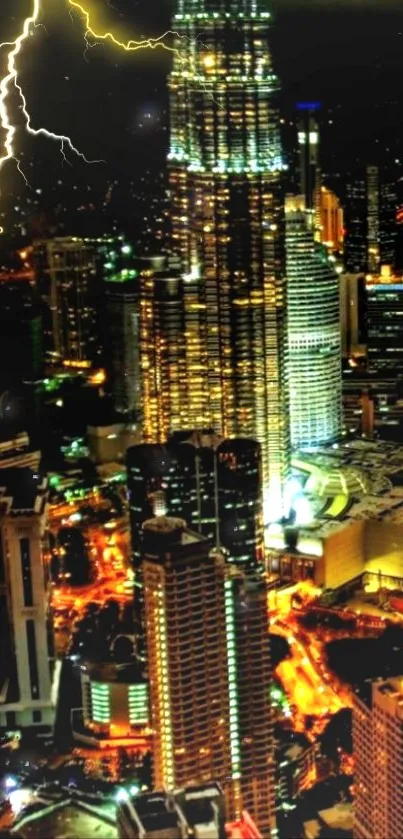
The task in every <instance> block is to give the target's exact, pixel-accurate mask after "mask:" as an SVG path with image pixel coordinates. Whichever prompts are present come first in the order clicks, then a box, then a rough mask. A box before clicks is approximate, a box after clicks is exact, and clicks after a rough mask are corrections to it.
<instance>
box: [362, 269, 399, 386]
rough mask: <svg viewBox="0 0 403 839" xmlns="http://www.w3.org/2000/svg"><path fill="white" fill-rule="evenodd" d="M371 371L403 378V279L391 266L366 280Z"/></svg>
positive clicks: (369, 365) (368, 351)
mask: <svg viewBox="0 0 403 839" xmlns="http://www.w3.org/2000/svg"><path fill="white" fill-rule="evenodd" d="M366 293H367V353H368V370H369V371H370V372H371V373H378V374H381V375H383V376H385V375H386V376H390V375H394V376H395V377H396V378H397V377H400V376H401V375H402V374H403V330H402V316H403V278H402V277H397V276H394V274H393V273H392V270H391V268H390V267H389V266H382V269H381V272H380V274H378V275H376V276H368V277H367V278H366Z"/></svg>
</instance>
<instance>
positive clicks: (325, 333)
mask: <svg viewBox="0 0 403 839" xmlns="http://www.w3.org/2000/svg"><path fill="white" fill-rule="evenodd" d="M292 203H293V202H291V205H292ZM286 246H287V283H288V285H287V296H288V341H289V386H290V420H291V441H292V445H293V447H294V448H304V447H310V446H318V445H321V444H322V443H328V442H331V441H332V440H336V439H337V438H338V437H339V436H340V434H341V338H340V302H339V278H338V275H337V274H336V272H335V270H334V267H333V265H332V263H331V262H330V261H329V257H328V254H327V252H326V249H325V247H324V246H323V245H320V244H317V243H316V242H314V238H313V231H312V230H311V229H309V225H308V224H307V221H306V214H305V213H304V212H301V211H294V210H293V209H291V211H290V210H288V207H287V205H286Z"/></svg>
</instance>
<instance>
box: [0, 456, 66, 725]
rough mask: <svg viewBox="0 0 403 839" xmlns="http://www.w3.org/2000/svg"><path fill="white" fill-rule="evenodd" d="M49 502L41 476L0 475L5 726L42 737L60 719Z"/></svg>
mask: <svg viewBox="0 0 403 839" xmlns="http://www.w3.org/2000/svg"><path fill="white" fill-rule="evenodd" d="M22 457H23V455H22ZM17 461H18V456H17V454H16V455H15V462H16V463H17ZM22 462H24V461H22ZM46 501H47V481H46V479H45V478H43V477H42V476H41V475H39V474H38V472H37V471H33V469H32V468H28V467H26V466H23V465H21V466H18V465H15V466H14V467H13V468H4V469H3V468H1V469H0V615H1V618H0V639H1V640H0V693H1V703H0V726H1V727H2V728H3V727H7V728H10V729H14V728H32V729H33V730H34V729H36V730H37V731H38V732H40V733H45V732H47V731H49V730H50V729H51V728H52V727H53V723H54V718H55V707H54V697H53V696H52V664H53V650H52V643H51V638H52V632H51V623H50V615H49V603H48V598H49V583H48V580H47V576H46V573H45V568H44V558H43V539H44V531H45V527H46Z"/></svg>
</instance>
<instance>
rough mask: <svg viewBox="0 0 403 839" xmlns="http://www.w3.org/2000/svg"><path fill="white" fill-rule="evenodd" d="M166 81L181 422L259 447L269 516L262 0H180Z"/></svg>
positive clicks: (274, 215)
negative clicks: (178, 274)
mask: <svg viewBox="0 0 403 839" xmlns="http://www.w3.org/2000/svg"><path fill="white" fill-rule="evenodd" d="M176 9H177V11H176V14H175V16H174V29H175V30H176V31H177V32H178V33H179V35H180V36H181V41H180V50H178V54H177V55H175V56H174V63H173V69H172V72H171V75H170V79H169V88H170V98H171V143H170V153H169V172H170V189H171V202H172V217H171V222H172V246H173V249H174V250H175V251H176V252H177V253H178V254H179V255H180V256H181V258H182V261H183V268H184V272H185V276H184V283H183V295H184V299H183V310H184V331H183V341H182V350H183V353H184V368H183V371H182V375H183V378H184V381H185V385H186V392H185V394H184V398H183V399H181V401H180V409H181V416H180V418H179V419H177V420H176V425H175V428H178V427H179V425H178V423H179V422H180V427H182V428H183V427H188V428H202V427H212V428H214V429H215V430H216V432H217V433H219V434H221V435H222V436H224V437H233V436H238V437H239V436H242V437H243V436H245V437H252V438H254V439H257V440H258V441H259V442H260V444H261V446H262V462H263V481H264V491H265V498H266V507H265V509H266V513H267V516H269V515H272V516H273V517H275V516H276V515H277V514H278V513H279V512H280V511H281V491H282V486H283V484H284V481H285V479H286V478H287V475H288V470H289V429H288V410H287V394H288V389H287V383H286V326H285V314H286V295H285V265H284V221H283V210H282V207H283V200H282V194H281V193H282V170H283V159H282V150H281V143H280V130H279V129H280V121H279V114H278V104H277V98H278V89H279V84H278V79H277V76H276V75H275V73H274V72H273V67H272V59H271V54H270V50H269V45H268V40H267V27H268V23H269V18H270V14H269V12H267V10H266V4H265V3H263V2H261V0H258V1H257V2H256V1H255V0H215V2H210V0H202V2H200V0H177V6H176Z"/></svg>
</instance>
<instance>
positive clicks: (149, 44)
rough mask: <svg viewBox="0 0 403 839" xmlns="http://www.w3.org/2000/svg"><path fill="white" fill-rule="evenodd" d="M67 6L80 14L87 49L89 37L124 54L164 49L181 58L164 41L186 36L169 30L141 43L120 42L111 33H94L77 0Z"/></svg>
mask: <svg viewBox="0 0 403 839" xmlns="http://www.w3.org/2000/svg"><path fill="white" fill-rule="evenodd" d="M68 4H69V6H70V7H71V8H72V9H77V11H78V12H79V13H80V15H81V16H82V18H83V20H84V25H85V33H84V39H85V42H86V44H87V49H88V48H89V47H91V46H93V45H92V44H90V43H89V41H88V38H89V37H91V38H93V39H94V41H97V42H98V43H99V42H100V41H110V42H111V43H112V44H114V45H115V46H116V47H119V48H120V49H123V50H125V52H135V51H136V50H144V49H149V50H155V49H164V50H167V52H173V53H176V55H178V56H179V57H181V56H180V51H179V50H178V48H177V47H173V46H170V45H169V44H167V43H165V42H166V39H167V38H168V37H169V36H172V37H173V38H179V39H181V38H184V37H185V38H186V36H183V35H180V34H179V32H174V31H172V30H171V29H168V30H167V31H166V32H164V34H163V35H159V37H158V38H145V39H143V40H141V41H134V40H133V39H130V40H129V41H120V40H119V39H118V38H116V36H115V35H114V34H113V32H96V30H95V29H94V28H93V26H92V25H91V18H90V13H89V11H88V9H86V8H85V7H84V6H82V5H81V3H78V2H77V0H68ZM108 5H110V4H109V3H108ZM111 8H113V7H112V6H111Z"/></svg>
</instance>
